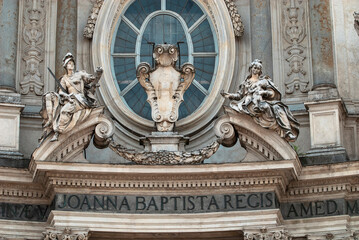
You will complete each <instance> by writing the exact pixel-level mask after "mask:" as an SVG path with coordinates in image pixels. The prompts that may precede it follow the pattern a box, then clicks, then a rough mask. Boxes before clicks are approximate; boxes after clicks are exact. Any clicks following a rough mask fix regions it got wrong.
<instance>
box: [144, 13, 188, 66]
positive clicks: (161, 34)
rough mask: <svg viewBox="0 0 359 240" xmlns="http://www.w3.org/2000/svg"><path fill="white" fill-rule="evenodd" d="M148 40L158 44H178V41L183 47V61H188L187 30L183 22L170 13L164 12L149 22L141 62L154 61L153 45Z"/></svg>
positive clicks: (145, 32)
mask: <svg viewBox="0 0 359 240" xmlns="http://www.w3.org/2000/svg"><path fill="white" fill-rule="evenodd" d="M148 42H153V43H155V44H156V45H157V44H162V43H168V44H173V45H176V44H177V42H184V43H182V44H180V47H181V56H182V58H181V63H184V62H185V61H188V45H187V39H186V35H185V32H184V30H183V28H182V25H181V23H180V22H179V21H178V20H177V19H176V18H175V17H172V16H170V15H166V14H162V15H158V16H156V17H154V18H152V19H151V21H150V22H149V23H148V25H147V27H146V29H145V31H144V34H143V38H142V42H141V62H148V63H151V62H152V52H153V47H152V45H151V44H148Z"/></svg>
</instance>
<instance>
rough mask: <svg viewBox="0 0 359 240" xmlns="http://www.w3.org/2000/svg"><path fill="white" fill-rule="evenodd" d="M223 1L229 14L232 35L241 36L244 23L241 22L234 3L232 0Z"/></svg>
mask: <svg viewBox="0 0 359 240" xmlns="http://www.w3.org/2000/svg"><path fill="white" fill-rule="evenodd" d="M224 2H225V3H226V6H227V9H228V13H229V15H230V16H231V20H232V25H233V30H234V35H235V36H236V37H241V36H243V33H244V25H243V23H242V19H241V16H240V15H239V13H238V10H237V6H236V4H235V3H234V1H233V0H224Z"/></svg>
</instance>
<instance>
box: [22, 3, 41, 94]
mask: <svg viewBox="0 0 359 240" xmlns="http://www.w3.org/2000/svg"><path fill="white" fill-rule="evenodd" d="M44 7H45V2H44V0H40V1H37V0H27V1H26V4H25V9H24V20H23V21H24V23H25V26H24V29H23V39H24V42H25V47H24V56H23V58H22V59H23V60H24V61H25V71H24V79H23V80H22V81H21V82H20V88H21V90H20V92H21V94H24V95H27V94H29V93H30V92H32V93H34V94H35V95H37V96H40V95H42V94H43V93H44V91H43V88H44V83H43V79H41V77H42V75H41V73H40V64H41V62H42V61H43V60H44V59H43V57H42V54H43V51H44V50H43V49H42V48H41V44H42V43H43V42H44V38H45V31H44V25H45V15H46V12H45V9H44Z"/></svg>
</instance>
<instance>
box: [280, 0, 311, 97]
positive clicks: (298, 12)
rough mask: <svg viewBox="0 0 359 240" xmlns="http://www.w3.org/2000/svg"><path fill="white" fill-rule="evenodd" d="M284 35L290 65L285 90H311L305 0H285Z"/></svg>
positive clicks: (300, 91) (287, 91)
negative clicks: (307, 60) (306, 66)
mask: <svg viewBox="0 0 359 240" xmlns="http://www.w3.org/2000/svg"><path fill="white" fill-rule="evenodd" d="M283 8H284V9H283V21H284V23H285V26H284V28H283V37H284V39H285V41H286V46H285V49H284V51H285V54H286V61H287V62H288V67H289V68H286V72H287V74H286V79H287V80H286V81H285V83H284V84H285V87H286V90H285V92H286V93H287V94H295V93H296V92H299V93H307V92H309V90H310V89H309V80H308V76H307V71H306V70H305V65H304V62H305V61H306V59H307V57H306V54H305V52H306V47H305V46H304V40H305V39H306V38H307V33H306V27H305V11H306V8H305V2H304V1H303V0H283Z"/></svg>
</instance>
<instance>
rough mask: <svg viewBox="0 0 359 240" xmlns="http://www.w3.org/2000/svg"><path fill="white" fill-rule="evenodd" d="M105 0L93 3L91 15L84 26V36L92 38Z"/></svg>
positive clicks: (97, 0)
mask: <svg viewBox="0 0 359 240" xmlns="http://www.w3.org/2000/svg"><path fill="white" fill-rule="evenodd" d="M103 1H104V0H96V1H95V2H94V4H93V7H92V10H91V13H90V16H89V17H88V18H87V24H86V26H85V28H84V33H83V35H84V37H85V38H88V39H92V37H93V33H94V30H95V25H96V21H97V17H98V13H99V12H100V9H101V7H102V5H103Z"/></svg>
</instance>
